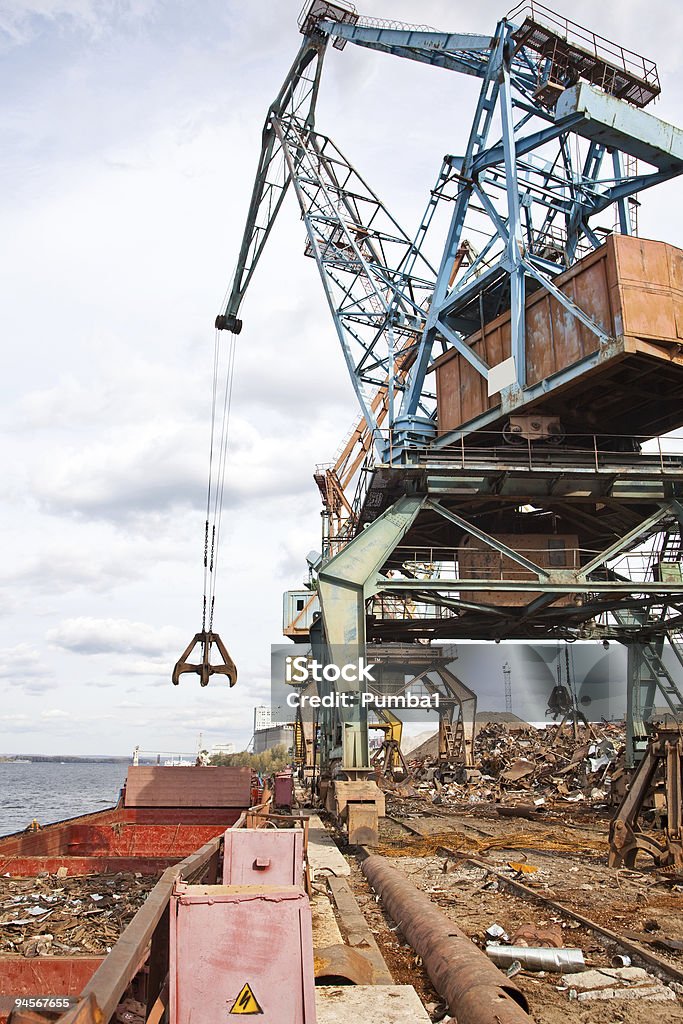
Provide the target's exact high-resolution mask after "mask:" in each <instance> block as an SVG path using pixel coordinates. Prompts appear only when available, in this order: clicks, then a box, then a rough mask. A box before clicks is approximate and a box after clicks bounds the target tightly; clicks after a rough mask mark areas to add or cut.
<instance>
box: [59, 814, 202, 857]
mask: <svg viewBox="0 0 683 1024" xmlns="http://www.w3.org/2000/svg"><path fill="white" fill-rule="evenodd" d="M221 831H222V829H221V827H220V826H217V825H180V824H175V825H139V824H134V823H128V822H114V823H112V824H111V825H100V826H98V825H74V826H73V827H72V829H71V831H70V835H69V840H68V850H67V852H68V853H70V854H73V855H80V856H87V857H102V856H113V857H160V856H162V857H178V858H181V857H187V855H188V854H190V853H193V852H194V850H196V849H197V848H198V847H200V846H203V845H204V843H206V842H208V841H209V839H213V837H214V836H215V835H218V834H219V833H220V832H221Z"/></svg>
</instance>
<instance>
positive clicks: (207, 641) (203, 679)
mask: <svg viewBox="0 0 683 1024" xmlns="http://www.w3.org/2000/svg"><path fill="white" fill-rule="evenodd" d="M197 644H201V646H202V660H201V661H200V662H199V663H195V662H190V661H188V660H187V659H188V658H189V657H190V655H191V654H192V651H193V650H194V648H195V647H196V646H197ZM212 644H215V645H216V647H217V649H218V653H219V654H220V656H221V658H222V659H223V663H222V664H218V665H212V664H211V662H210V660H209V659H210V655H211V646H212ZM185 672H196V673H197V675H198V676H199V682H200V683H201V685H202V686H207V685H208V682H209V679H210V677H211V676H213V675H217V674H218V675H223V676H227V677H228V679H229V680H230V685H231V686H234V685H235V683H236V682H237V668H236V667H235V662H234V661H233V660H232V658H231V657H230V655H229V654H228V652H227V650H226V647H225V644H224V643H223V641H222V640H221V638H220V637H219V635H218V633H207V632H201V633H195V635H194V638H193V639H192V641H191V642H190V643H189V644H188V645H187V647H186V648H185V650H184V651H183V653H182V654H181V655H180V658H179V659H178V661H177V662H176V663H175V666H174V668H173V675H172V676H171V678H172V680H173V685H174V686H177V685H178V683H179V682H180V677H181V676H182V675H183V674H184V673H185Z"/></svg>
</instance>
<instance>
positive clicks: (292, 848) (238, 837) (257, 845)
mask: <svg viewBox="0 0 683 1024" xmlns="http://www.w3.org/2000/svg"><path fill="white" fill-rule="evenodd" d="M303 877H304V833H303V829H300V828H283V829H274V828H240V829H230V828H229V829H228V830H227V832H226V833H225V843H224V847H223V884H224V885H301V884H302V883H303Z"/></svg>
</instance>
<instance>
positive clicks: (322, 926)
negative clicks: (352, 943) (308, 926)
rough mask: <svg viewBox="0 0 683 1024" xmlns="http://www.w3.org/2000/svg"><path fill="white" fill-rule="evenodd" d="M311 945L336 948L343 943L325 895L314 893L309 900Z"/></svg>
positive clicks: (330, 905)
mask: <svg viewBox="0 0 683 1024" xmlns="http://www.w3.org/2000/svg"><path fill="white" fill-rule="evenodd" d="M311 913H312V915H313V945H314V947H317V948H322V947H324V946H336V945H338V944H339V943H341V942H343V941H344V940H343V938H342V935H341V932H340V931H339V925H338V924H337V919H336V917H335V916H334V910H333V909H332V904H331V903H330V901H329V899H328V897H327V894H326V893H315V894H314V895H313V898H312V900H311Z"/></svg>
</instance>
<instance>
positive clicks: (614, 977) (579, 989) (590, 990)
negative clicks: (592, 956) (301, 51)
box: [562, 967, 676, 1003]
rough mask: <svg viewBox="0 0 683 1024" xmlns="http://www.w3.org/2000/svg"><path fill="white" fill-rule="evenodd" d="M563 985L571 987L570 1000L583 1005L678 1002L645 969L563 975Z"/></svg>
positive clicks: (619, 968)
mask: <svg viewBox="0 0 683 1024" xmlns="http://www.w3.org/2000/svg"><path fill="white" fill-rule="evenodd" d="M562 983H563V984H564V985H567V986H568V987H569V998H570V999H578V1000H580V1001H581V1002H584V1001H593V1000H612V999H645V1000H648V1001H652V1002H657V1003H661V1002H670V1001H671V1000H675V999H676V994H675V992H673V991H672V990H671V989H670V988H668V987H667V986H666V985H663V984H662V982H661V981H660V980H659V978H656V977H655V976H654V975H652V974H649V973H648V972H647V971H645V970H643V968H642V967H602V968H598V969H595V970H592V971H583V972H582V973H581V974H563V975H562Z"/></svg>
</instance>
